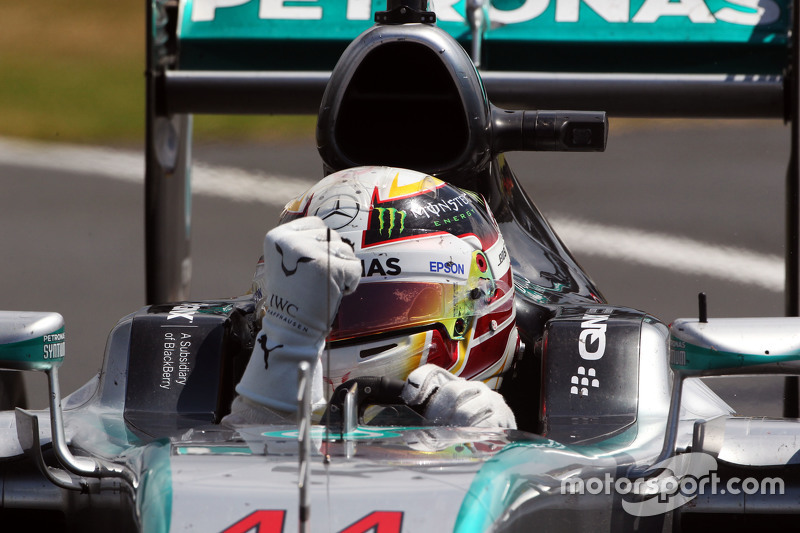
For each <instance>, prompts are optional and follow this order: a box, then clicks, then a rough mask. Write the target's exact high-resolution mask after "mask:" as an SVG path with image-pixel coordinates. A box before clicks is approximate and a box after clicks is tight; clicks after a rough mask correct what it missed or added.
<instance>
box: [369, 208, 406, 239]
mask: <svg viewBox="0 0 800 533" xmlns="http://www.w3.org/2000/svg"><path fill="white" fill-rule="evenodd" d="M375 209H376V210H377V211H378V223H379V224H380V226H379V227H378V233H379V234H381V235H383V228H384V226H385V224H384V222H383V213H384V211H386V212H387V213H388V214H389V228H388V233H387V234H386V235H387V236H388V237H391V236H392V230H394V226H395V219H397V217H398V216H399V217H400V231H398V233H403V230H404V229H405V226H404V223H405V220H406V212H405V211H404V210H399V209H395V208H394V207H376V208H375Z"/></svg>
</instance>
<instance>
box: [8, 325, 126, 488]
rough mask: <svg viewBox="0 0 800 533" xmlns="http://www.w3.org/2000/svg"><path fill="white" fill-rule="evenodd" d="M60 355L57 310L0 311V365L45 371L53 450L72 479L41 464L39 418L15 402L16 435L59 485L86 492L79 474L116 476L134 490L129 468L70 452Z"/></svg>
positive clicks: (60, 327)
mask: <svg viewBox="0 0 800 533" xmlns="http://www.w3.org/2000/svg"><path fill="white" fill-rule="evenodd" d="M65 355H66V335H65V333H64V317H63V316H61V315H60V314H59V313H54V312H26V311H0V369H3V370H22V371H28V370H36V371H43V372H45V374H47V383H48V386H49V387H50V429H51V433H52V435H51V438H52V441H53V450H54V452H55V454H56V457H57V458H58V461H59V462H60V463H61V465H62V466H63V467H64V468H65V469H66V470H67V471H68V472H71V473H72V474H73V475H74V476H77V478H76V477H73V475H70V474H69V473H67V472H65V471H63V470H60V469H56V468H52V467H49V466H47V465H46V464H45V462H44V458H43V457H42V449H41V443H40V441H39V418H38V417H37V416H36V414H34V413H32V412H30V411H27V410H25V409H20V408H19V407H18V408H17V409H16V413H15V415H16V424H17V438H18V439H19V442H20V445H21V447H22V449H23V450H24V451H25V454H26V455H27V456H28V457H30V458H31V459H33V461H34V462H35V463H36V464H37V466H38V467H39V469H40V470H41V471H42V473H43V474H44V475H45V476H46V477H47V478H48V479H49V480H50V481H51V482H52V483H54V484H55V485H57V486H59V487H63V488H67V489H72V490H81V491H87V490H89V489H90V483H89V482H88V481H87V480H86V479H84V478H87V477H88V478H106V477H116V478H121V479H123V480H124V481H126V482H127V483H128V485H129V487H131V488H132V489H134V490H135V487H136V486H137V484H138V480H137V479H136V476H135V475H134V474H133V472H132V471H130V470H129V469H127V468H125V467H122V466H120V465H115V464H113V463H108V462H106V461H100V460H97V459H92V458H89V457H75V456H74V455H73V454H72V452H71V451H70V450H69V447H68V446H67V439H66V436H65V433H64V419H63V413H62V411H61V391H60V388H59V383H58V367H60V366H61V363H63V362H64V356H65Z"/></svg>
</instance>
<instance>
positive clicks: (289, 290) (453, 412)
mask: <svg viewBox="0 0 800 533" xmlns="http://www.w3.org/2000/svg"><path fill="white" fill-rule="evenodd" d="M263 259H264V261H263V265H262V264H260V265H259V267H260V268H259V270H257V272H256V276H255V279H254V282H253V293H254V296H255V297H256V298H257V299H258V302H259V304H258V307H257V309H258V312H259V313H262V314H263V318H262V322H261V324H262V327H261V330H260V332H259V333H258V334H257V337H256V343H255V346H254V349H253V354H252V356H251V358H250V361H249V363H248V365H247V367H246V369H245V372H244V375H243V377H242V379H241V381H240V383H239V384H238V385H237V387H236V392H237V393H238V396H237V397H236V399H235V400H234V402H233V405H232V409H231V414H230V415H228V416H227V417H225V419H224V420H223V422H224V423H226V424H230V425H234V424H266V423H281V422H287V421H288V420H291V421H293V420H294V416H295V413H296V409H297V403H296V402H297V400H296V397H297V368H298V364H299V363H300V362H301V361H308V362H309V363H310V364H311V365H312V368H314V369H315V371H314V379H313V382H314V385H313V390H314V394H313V396H314V398H312V403H313V404H314V406H315V407H321V406H323V405H324V399H323V397H324V396H325V392H328V393H330V392H332V391H333V390H334V389H335V388H336V387H337V386H338V385H340V384H341V383H344V382H345V381H347V380H349V379H352V378H354V377H359V376H387V377H391V378H398V379H401V380H405V385H404V387H403V389H402V398H403V401H404V402H405V403H406V404H407V405H409V406H411V407H412V408H415V409H416V410H417V411H419V412H420V413H421V414H423V416H425V417H426V418H428V419H429V420H431V421H433V422H434V423H437V424H444V425H457V426H470V427H504V428H515V427H516V423H515V420H514V415H513V413H512V412H511V409H510V408H509V407H508V406H507V405H506V403H505V401H504V400H503V398H502V396H501V395H500V394H499V393H498V392H496V391H497V389H498V388H499V387H500V384H501V382H502V379H503V373H504V371H506V370H508V369H509V368H510V366H511V364H512V362H513V359H514V356H515V353H516V352H517V350H518V348H519V340H518V335H517V330H516V325H515V316H516V315H515V308H514V290H513V286H512V279H511V268H510V265H509V263H510V261H509V259H508V257H507V253H506V249H505V245H504V241H503V237H502V235H501V234H500V231H499V229H498V227H497V223H496V222H495V220H494V218H493V216H492V214H491V212H490V211H489V208H488V206H487V205H486V203H485V201H484V200H483V199H482V198H481V197H480V196H479V195H477V194H474V193H471V192H468V191H465V190H461V189H458V188H456V187H453V186H451V185H448V184H446V183H445V182H443V181H441V180H438V179H436V178H434V177H431V176H428V175H425V174H422V173H419V172H415V171H410V170H404V169H398V168H390V167H358V168H352V169H348V170H344V171H340V172H337V173H334V174H331V175H329V176H327V177H326V178H324V179H323V180H322V181H320V182H319V183H317V184H316V185H315V186H314V187H312V188H311V189H309V190H308V191H307V192H306V193H305V194H303V195H302V196H301V197H299V198H297V199H296V200H294V201H292V202H290V203H289V204H288V205H287V207H286V209H285V210H284V212H283V214H282V215H281V219H280V225H279V226H277V227H276V228H274V229H273V230H271V231H270V232H269V233H267V235H266V237H265V239H264V256H263ZM321 358H322V362H320V359H321Z"/></svg>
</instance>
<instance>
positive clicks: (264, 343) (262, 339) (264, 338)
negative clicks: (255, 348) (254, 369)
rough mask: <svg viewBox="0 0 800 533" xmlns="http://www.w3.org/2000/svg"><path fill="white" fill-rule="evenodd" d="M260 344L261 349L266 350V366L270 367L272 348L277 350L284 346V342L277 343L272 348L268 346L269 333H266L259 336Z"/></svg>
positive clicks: (266, 367)
mask: <svg viewBox="0 0 800 533" xmlns="http://www.w3.org/2000/svg"><path fill="white" fill-rule="evenodd" d="M258 344H259V345H260V346H261V349H262V350H264V368H265V369H268V368H269V353H270V352H271V351H272V350H277V349H278V348H283V344H277V345H275V346H273V347H272V348H267V334H266V333H264V334H262V335H261V336H260V337H259V338H258Z"/></svg>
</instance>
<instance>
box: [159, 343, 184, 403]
mask: <svg viewBox="0 0 800 533" xmlns="http://www.w3.org/2000/svg"><path fill="white" fill-rule="evenodd" d="M163 347H164V348H163V351H162V359H161V363H162V364H161V383H160V384H159V387H161V388H162V389H167V390H169V389H170V388H171V386H172V384H173V383H177V384H178V385H186V380H187V379H188V378H189V373H190V372H191V364H190V360H189V359H190V355H191V350H192V335H191V334H189V333H184V332H178V333H176V332H173V331H166V332H165V333H164V342H163Z"/></svg>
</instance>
